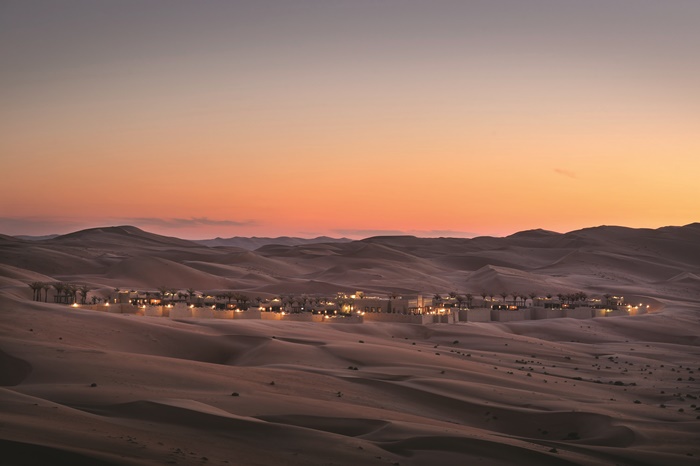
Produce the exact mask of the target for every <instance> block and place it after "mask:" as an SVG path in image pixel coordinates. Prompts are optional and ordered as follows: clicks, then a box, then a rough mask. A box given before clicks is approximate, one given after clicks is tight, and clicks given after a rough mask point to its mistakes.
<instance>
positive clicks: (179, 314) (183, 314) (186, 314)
mask: <svg viewBox="0 0 700 466" xmlns="http://www.w3.org/2000/svg"><path fill="white" fill-rule="evenodd" d="M168 311H169V312H168ZM165 312H168V316H169V317H170V318H171V319H189V318H191V317H192V309H190V308H189V307H185V308H181V307H171V308H168V307H166V308H165V309H164V313H165Z"/></svg>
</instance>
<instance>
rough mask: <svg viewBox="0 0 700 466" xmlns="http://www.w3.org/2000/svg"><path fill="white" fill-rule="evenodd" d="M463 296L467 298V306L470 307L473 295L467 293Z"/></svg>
mask: <svg viewBox="0 0 700 466" xmlns="http://www.w3.org/2000/svg"><path fill="white" fill-rule="evenodd" d="M464 297H465V298H466V300H467V307H472V301H473V300H474V295H472V294H471V293H467V294H465V295H464Z"/></svg>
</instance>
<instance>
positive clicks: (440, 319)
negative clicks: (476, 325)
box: [432, 312, 459, 324]
mask: <svg viewBox="0 0 700 466" xmlns="http://www.w3.org/2000/svg"><path fill="white" fill-rule="evenodd" d="M432 316H433V323H434V324H454V323H455V322H457V321H458V319H459V317H458V314H456V313H452V312H450V313H447V314H433V315H432Z"/></svg>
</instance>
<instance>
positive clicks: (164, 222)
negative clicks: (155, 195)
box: [0, 217, 258, 236]
mask: <svg viewBox="0 0 700 466" xmlns="http://www.w3.org/2000/svg"><path fill="white" fill-rule="evenodd" d="M257 224H258V223H257V222H256V221H255V220H213V219H210V218H207V217H192V218H158V217H131V218H130V217H109V218H96V219H75V218H60V217H0V233H2V234H5V235H11V236H14V235H50V234H66V233H70V232H74V231H78V230H84V229H86V228H96V227H104V226H110V225H133V226H137V227H143V228H145V229H148V228H157V229H160V230H167V229H180V228H197V227H205V226H213V227H247V226H255V225H257Z"/></svg>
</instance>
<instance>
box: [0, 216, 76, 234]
mask: <svg viewBox="0 0 700 466" xmlns="http://www.w3.org/2000/svg"><path fill="white" fill-rule="evenodd" d="M83 228H88V224H86V223H85V222H83V221H79V220H67V219H62V218H54V217H0V233H3V234H6V235H51V234H64V233H69V232H71V231H76V230H81V229H83Z"/></svg>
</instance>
